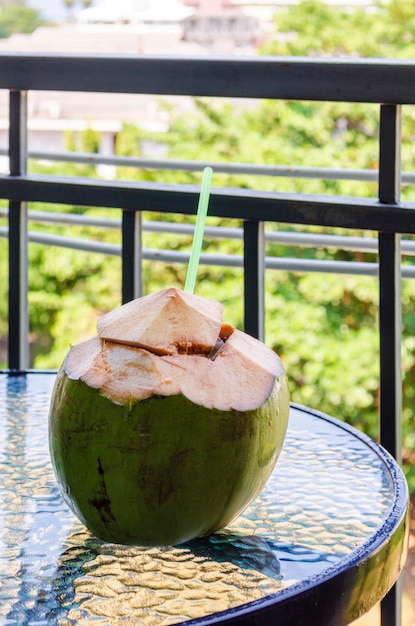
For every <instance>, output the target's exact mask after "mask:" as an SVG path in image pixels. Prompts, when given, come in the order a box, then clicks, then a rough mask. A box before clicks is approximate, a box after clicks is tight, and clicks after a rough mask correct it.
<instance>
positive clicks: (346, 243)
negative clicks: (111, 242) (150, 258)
mask: <svg viewBox="0 0 415 626" xmlns="http://www.w3.org/2000/svg"><path fill="white" fill-rule="evenodd" d="M8 213H9V211H8V209H2V208H0V217H5V218H7V216H8ZM28 218H29V221H32V222H38V223H54V224H60V225H68V224H69V225H72V226H73V225H75V226H93V227H98V228H106V229H120V228H121V219H113V218H105V217H93V216H90V215H80V214H72V213H52V212H50V213H49V212H47V211H29V212H28ZM143 230H144V231H145V232H153V233H164V234H175V235H185V236H193V233H194V225H192V224H176V223H175V222H159V221H157V220H151V221H143ZM204 235H205V238H206V239H241V240H242V237H243V231H242V228H232V227H229V226H205V230H204ZM265 239H266V241H267V243H274V244H284V245H287V246H300V247H313V248H314V247H315V248H336V249H338V250H350V251H353V252H373V253H377V252H378V239H377V238H374V237H355V236H352V235H329V234H325V233H317V234H316V233H303V232H298V231H280V230H278V231H265ZM401 250H402V254H403V255H407V256H409V255H415V241H412V240H407V239H403V240H402V245H401Z"/></svg>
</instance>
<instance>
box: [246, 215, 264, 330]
mask: <svg viewBox="0 0 415 626" xmlns="http://www.w3.org/2000/svg"><path fill="white" fill-rule="evenodd" d="M243 232H244V235H243V236H244V316H245V317H244V330H245V332H247V333H248V334H250V335H252V336H253V337H256V338H257V339H259V340H260V341H264V335H265V331H264V317H265V316H264V311H265V232H264V223H263V222H250V221H246V222H244V229H243Z"/></svg>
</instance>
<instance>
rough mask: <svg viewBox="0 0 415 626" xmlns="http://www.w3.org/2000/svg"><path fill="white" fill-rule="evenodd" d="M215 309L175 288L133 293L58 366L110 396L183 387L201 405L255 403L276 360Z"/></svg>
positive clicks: (266, 390) (277, 367)
mask: <svg viewBox="0 0 415 626" xmlns="http://www.w3.org/2000/svg"><path fill="white" fill-rule="evenodd" d="M143 310H144V313H143ZM222 311H223V307H222V305H220V304H218V303H216V302H213V301H211V300H207V299H205V298H201V297H198V296H194V295H189V294H187V293H185V292H182V291H180V290H178V289H168V290H165V291H162V292H159V293H157V294H154V295H151V296H146V297H144V298H138V299H136V300H133V301H132V302H129V303H128V304H126V305H123V306H122V307H119V308H118V309H115V310H114V311H112V312H111V313H109V314H107V315H104V316H103V317H102V318H101V320H100V321H99V322H98V325H97V327H98V336H96V337H94V338H92V339H90V340H88V341H85V342H83V343H80V344H78V345H76V346H73V347H72V348H71V350H70V351H69V353H68V355H67V358H66V360H65V363H64V369H65V372H66V374H67V376H68V377H69V378H71V379H74V380H77V379H81V380H82V381H84V382H85V383H86V384H87V385H88V386H89V387H92V388H94V389H98V390H99V392H100V393H101V394H102V395H104V396H106V397H108V398H109V399H111V401H112V402H114V403H116V404H122V405H126V404H128V403H131V402H134V401H136V400H142V399H145V398H149V397H151V396H153V395H162V396H170V395H176V394H182V395H183V396H185V397H186V398H188V399H189V400H190V401H191V402H193V403H195V404H197V405H201V406H204V407H207V408H216V409H219V410H223V411H229V410H232V409H233V410H236V411H249V410H254V409H256V408H258V407H260V406H262V405H263V404H264V403H265V402H266V400H267V399H268V398H269V396H270V395H271V393H272V392H273V390H275V389H276V380H277V379H278V377H280V376H282V374H283V371H284V370H283V366H282V364H281V361H280V359H279V357H278V356H277V355H276V354H275V352H274V351H273V350H271V349H270V348H268V347H267V346H266V345H265V344H263V343H262V342H260V341H258V340H257V339H254V338H253V337H251V336H250V335H247V334H245V333H243V332H241V331H239V330H237V329H234V328H233V327H231V326H230V325H227V324H225V325H223V324H222ZM143 346H144V347H143Z"/></svg>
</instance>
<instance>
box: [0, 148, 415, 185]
mask: <svg viewBox="0 0 415 626" xmlns="http://www.w3.org/2000/svg"><path fill="white" fill-rule="evenodd" d="M0 155H2V156H7V155H8V150H7V149H6V148H0ZM28 157H29V159H32V160H45V161H60V162H66V163H80V164H88V165H114V166H115V167H135V168H142V169H152V170H172V171H183V172H203V170H204V169H205V167H211V168H212V169H213V170H214V171H215V172H216V173H219V174H235V175H242V174H247V175H254V176H271V177H274V176H277V177H284V178H313V179H314V178H318V179H323V180H354V181H363V182H377V181H378V176H379V171H378V170H377V169H353V168H340V167H339V168H332V167H306V166H300V165H297V166H291V165H258V164H255V163H221V162H220V161H189V160H186V159H150V158H145V157H127V156H119V155H112V156H108V155H103V154H100V153H96V152H90V153H84V152H43V151H36V150H32V151H29V152H28ZM402 182H403V183H405V184H411V183H415V172H403V173H402Z"/></svg>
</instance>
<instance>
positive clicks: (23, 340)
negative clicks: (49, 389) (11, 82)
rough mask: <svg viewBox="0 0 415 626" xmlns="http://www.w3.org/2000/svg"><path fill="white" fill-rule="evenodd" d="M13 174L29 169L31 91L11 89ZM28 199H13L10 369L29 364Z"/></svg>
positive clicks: (10, 238)
mask: <svg viewBox="0 0 415 626" xmlns="http://www.w3.org/2000/svg"><path fill="white" fill-rule="evenodd" d="M9 107H10V126H9V159H10V176H22V175H24V174H26V169H27V92H26V91H11V92H10V100H9ZM27 292H28V228H27V203H26V202H20V201H19V200H12V201H10V202H9V369H11V370H25V369H27V368H28V367H29V314H28V304H27Z"/></svg>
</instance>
